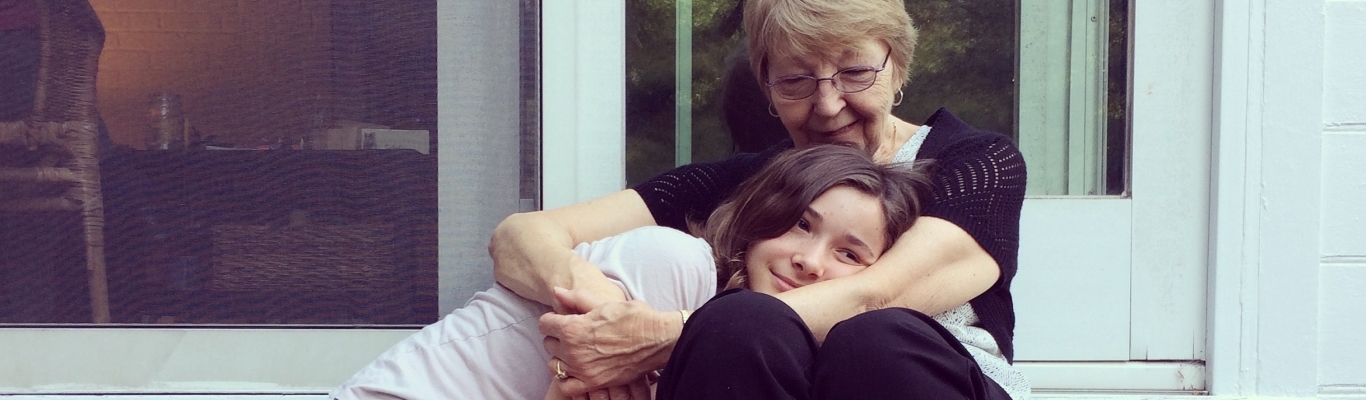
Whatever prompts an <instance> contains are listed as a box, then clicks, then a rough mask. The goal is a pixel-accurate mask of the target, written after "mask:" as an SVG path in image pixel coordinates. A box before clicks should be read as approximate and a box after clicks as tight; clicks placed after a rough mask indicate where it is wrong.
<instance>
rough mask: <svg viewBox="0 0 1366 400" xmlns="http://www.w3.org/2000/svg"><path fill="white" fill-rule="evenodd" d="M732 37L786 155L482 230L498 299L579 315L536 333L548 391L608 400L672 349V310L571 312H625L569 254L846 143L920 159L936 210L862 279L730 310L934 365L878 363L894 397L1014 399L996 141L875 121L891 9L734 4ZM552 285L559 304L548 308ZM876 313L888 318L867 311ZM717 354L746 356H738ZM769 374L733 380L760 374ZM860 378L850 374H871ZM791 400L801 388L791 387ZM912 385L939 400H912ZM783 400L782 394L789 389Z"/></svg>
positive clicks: (890, 53) (677, 327)
mask: <svg viewBox="0 0 1366 400" xmlns="http://www.w3.org/2000/svg"><path fill="white" fill-rule="evenodd" d="M744 27H745V31H746V34H747V36H748V41H749V52H750V53H749V58H750V64H751V65H752V66H753V69H754V71H756V75H757V76H756V78H757V79H758V80H759V82H760V83H761V85H762V87H764V88H766V91H767V98H768V100H769V101H770V104H771V105H770V107H769V112H770V114H771V115H773V116H774V117H776V118H778V119H780V120H781V121H782V123H783V125H784V126H785V127H786V128H787V131H788V135H789V136H790V138H791V141H785V142H784V143H782V144H779V145H777V146H776V147H775V148H773V149H770V150H767V151H765V152H762V153H758V154H743V155H738V156H735V157H732V158H730V159H727V160H723V161H720V162H716V163H708V164H694V165H688V166H684V167H680V168H678V169H675V170H673V171H669V172H666V173H664V174H662V175H660V176H658V177H655V178H653V179H651V180H649V181H647V182H645V183H643V184H641V185H639V186H636V187H634V188H631V189H627V190H623V191H621V192H617V193H614V194H610V195H607V196H604V197H602V198H599V199H595V200H592V201H588V202H585V203H580V204H575V205H571V206H568V207H564V208H559V209H553V210H547V211H541V212H533V213H526V214H517V215H513V216H510V217H508V219H506V220H505V221H504V222H503V223H502V224H500V225H499V227H498V228H497V229H496V230H495V232H494V237H493V240H492V242H491V243H490V245H489V248H490V253H491V255H492V256H493V258H494V266H495V276H496V277H497V279H498V281H499V282H500V283H502V284H503V285H505V286H507V287H508V288H510V289H511V290H513V291H514V292H516V293H517V294H519V295H521V296H524V297H526V298H528V299H532V300H535V301H538V302H541V303H543V304H547V305H551V306H552V307H555V309H556V310H557V311H561V312H567V311H568V310H570V309H584V308H595V310H594V311H592V312H589V313H587V314H583V315H546V316H544V317H542V319H541V330H542V332H543V333H546V334H547V335H548V336H550V337H549V338H547V340H546V348H547V350H548V351H550V353H551V355H552V356H553V358H552V359H551V363H552V365H553V366H554V367H556V368H562V369H563V371H565V372H566V374H564V375H567V378H565V379H560V380H559V382H557V385H558V386H559V388H560V389H561V390H562V391H564V392H565V393H569V394H583V393H589V391H590V390H593V391H594V392H591V393H592V394H593V395H594V396H595V398H597V397H596V396H598V395H602V394H611V393H610V392H611V391H612V390H608V391H607V392H603V391H601V390H603V388H613V387H615V385H620V384H623V383H626V382H630V381H633V380H634V379H636V378H637V377H639V376H640V375H641V374H643V373H647V372H648V371H653V370H656V369H658V368H661V367H663V366H664V365H665V364H666V363H667V362H669V358H670V354H671V353H674V354H675V355H677V354H679V352H676V351H675V349H674V347H675V345H676V344H678V343H679V339H680V337H682V336H683V335H684V333H685V331H684V329H683V322H682V321H680V318H679V315H678V313H676V312H666V311H651V312H635V313H622V312H618V311H619V310H620V308H612V307H592V306H600V305H601V302H600V301H585V300H584V299H590V298H596V299H610V300H624V299H625V297H624V295H623V293H622V291H621V290H620V289H618V288H616V287H615V286H613V285H612V284H611V283H610V282H609V281H608V280H607V279H604V277H603V274H602V272H600V271H599V270H598V268H596V267H595V266H594V265H592V264H590V263H588V262H586V261H584V260H583V259H582V258H578V257H575V256H574V254H573V253H572V252H570V249H572V248H573V246H574V245H576V244H578V243H583V242H590V241H593V240H597V239H600V238H603V237H607V236H610V235H614V234H618V233H621V232H625V231H627V230H630V229H633V228H636V227H640V226H647V225H664V226H671V227H676V228H680V229H683V228H684V226H685V225H686V224H687V221H688V220H689V219H690V218H702V217H705V216H706V215H708V214H709V212H710V210H711V209H712V208H714V207H716V205H717V203H719V202H720V200H721V199H723V198H725V197H727V195H728V194H729V193H730V192H731V191H733V190H734V189H735V187H736V186H737V185H738V184H739V183H740V182H741V181H743V180H744V179H746V178H747V177H749V176H750V175H752V174H753V173H754V172H755V171H756V170H758V169H759V167H760V166H762V165H763V164H764V163H765V162H767V160H768V159H769V158H771V157H772V156H773V155H774V154H776V153H777V152H778V151H780V150H782V149H784V148H787V147H792V146H795V147H807V146H812V145H816V144H822V143H845V144H851V145H854V146H857V147H860V148H862V149H863V150H865V151H866V152H867V153H868V154H870V155H872V157H873V158H874V159H875V160H876V161H877V162H883V163H887V162H895V161H900V160H906V159H921V160H930V159H932V160H934V162H935V168H934V170H933V172H932V173H933V182H934V186H935V189H934V196H933V197H934V198H933V203H932V204H930V205H929V206H928V208H927V209H926V210H925V214H924V217H922V218H920V220H919V221H918V222H917V223H916V224H915V225H914V226H913V227H911V228H910V229H909V230H907V231H906V232H904V233H902V234H901V235H900V236H899V238H898V239H897V241H896V243H895V244H894V245H893V246H892V247H891V248H890V249H889V250H888V251H887V252H886V253H885V254H884V255H883V256H882V257H881V258H879V259H878V261H877V262H876V263H874V264H873V265H872V266H870V267H869V268H867V269H866V270H864V271H862V272H860V273H858V274H856V275H854V276H851V277H848V278H845V279H838V280H831V281H826V282H821V283H819V284H812V285H805V286H801V287H795V288H793V290H788V291H785V292H782V293H778V294H776V295H774V296H773V297H774V298H776V300H778V301H779V302H780V303H781V304H780V305H781V307H777V306H776V305H774V304H769V303H765V302H763V301H746V302H740V301H736V302H734V303H743V304H759V305H760V306H762V307H765V308H764V309H765V310H771V309H774V308H778V309H782V310H784V311H785V313H784V314H783V315H790V316H793V318H798V319H799V321H800V322H801V324H802V325H804V326H802V328H803V329H808V330H809V334H810V335H811V340H812V343H814V344H816V345H819V344H820V343H822V342H823V341H825V340H826V339H827V337H829V336H828V335H832V334H834V333H840V332H837V331H832V327H835V326H836V324H839V323H841V322H842V321H845V320H850V319H851V318H853V317H855V316H860V315H861V314H870V315H872V317H873V318H862V319H859V320H855V321H859V322H860V324H859V326H861V327H862V328H860V329H865V330H867V331H868V332H879V333H878V335H879V336H878V337H879V338H888V337H894V338H897V340H898V342H897V343H896V345H895V348H897V349H902V350H906V351H905V352H896V353H897V354H922V353H923V354H930V353H933V354H935V355H936V357H937V358H927V357H919V358H917V357H908V358H906V359H899V360H894V363H895V364H897V365H899V366H901V367H902V368H900V369H898V371H900V372H901V373H902V374H903V375H898V378H895V379H898V380H904V381H906V382H907V386H911V387H910V388H904V389H905V390H908V391H910V392H907V393H905V394H904V397H910V398H916V397H919V396H927V397H928V396H946V397H963V398H999V397H1001V396H1004V395H1005V394H1006V393H1008V394H1010V395H1011V396H1013V397H1017V398H1018V397H1021V396H1026V395H1027V391H1028V384H1027V383H1025V381H1024V379H1023V377H1022V376H1021V375H1020V374H1019V373H1018V371H1015V370H1014V369H1013V368H1012V367H1011V365H1010V360H1011V359H1012V353H1013V352H1012V346H1011V338H1012V334H1013V329H1014V325H1015V324H1014V311H1013V305H1012V303H1011V296H1010V282H1011V278H1012V277H1013V276H1014V275H1015V270H1016V255H1017V250H1018V236H1019V217H1020V207H1021V204H1022V202H1023V198H1024V190H1025V165H1024V160H1023V159H1022V157H1021V156H1020V153H1019V151H1018V150H1017V149H1016V148H1015V146H1014V144H1012V143H1011V141H1010V140H1009V139H1008V138H1006V137H1005V136H1002V135H999V134H996V133H991V132H985V131H980V130H977V129H973V128H972V127H970V126H968V125H967V124H966V123H964V122H963V121H961V120H959V119H958V118H956V117H954V116H953V115H952V114H950V113H949V112H948V111H947V110H943V109H941V110H939V111H938V112H936V113H935V114H934V115H933V116H931V117H930V118H929V119H928V120H926V121H925V122H924V123H923V124H920V125H917V124H913V123H910V122H907V121H903V120H901V119H899V118H897V117H895V116H893V115H892V114H891V108H892V106H894V105H896V104H898V103H899V102H900V100H901V99H902V98H903V97H904V96H905V94H904V92H903V91H902V90H901V87H902V86H903V84H904V83H905V82H906V74H907V70H908V66H909V65H910V62H911V55H912V53H913V50H914V48H915V38H916V31H915V29H914V27H912V25H911V22H910V18H909V16H908V15H907V13H906V11H905V8H904V5H903V4H902V2H901V1H900V0H858V1H819V0H808V1H795V0H750V1H749V2H748V3H747V4H746V6H745V16H744ZM661 273H667V271H661ZM557 287H559V288H568V289H571V291H570V292H569V294H565V293H559V294H557V293H555V291H554V288H557ZM763 296H767V295H763ZM751 297H754V296H747V295H739V296H735V295H731V296H726V298H741V299H747V298H751ZM718 300H725V299H718ZM717 308H718V309H724V308H722V307H717ZM740 308H743V307H740ZM884 309H893V310H891V311H889V312H882V311H879V312H871V313H870V312H868V311H870V310H884ZM600 310H609V311H613V312H604V311H600ZM637 311H639V310H637ZM925 315H933V316H937V317H940V318H935V319H933V320H931V319H929V318H924V317H923V316H925ZM698 317H699V319H697V320H694V321H693V322H690V323H689V327H690V329H691V327H692V326H693V325H694V324H705V323H706V322H705V321H717V320H721V319H723V318H728V317H723V318H702V317H705V315H699V316H698ZM712 327H714V326H712ZM764 328H767V326H764ZM744 329H758V328H757V327H753V326H751V327H747V328H744ZM756 332H762V330H759V331H753V332H751V333H750V334H749V336H762V335H758V334H757V333H756ZM694 339H700V340H692V341H690V342H689V343H705V342H706V340H707V337H705V336H704V337H700V338H694ZM841 343H848V341H841ZM879 343H880V342H879ZM880 345H882V346H886V344H880ZM823 347H828V346H823ZM713 349H714V348H713ZM825 350H828V349H824V348H822V351H821V353H820V355H824V354H825ZM726 351H736V352H739V353H734V354H744V353H745V352H752V351H761V350H756V349H754V348H746V347H745V344H744V343H741V344H739V345H737V346H736V347H735V348H730V349H727V350H726ZM847 351H848V352H850V354H852V352H854V351H855V350H847ZM887 353H892V352H887ZM687 354H689V355H697V354H698V353H697V352H687ZM728 354H730V353H723V354H718V355H715V356H726V355H728ZM798 359H801V360H806V358H800V357H799V358H798ZM769 361H772V360H763V359H760V360H757V361H755V362H753V363H748V364H745V366H746V368H760V367H761V366H765V365H769V364H767V363H768V362H769ZM946 362H947V363H956V364H954V365H957V366H958V367H960V368H957V369H956V370H954V371H945V370H943V369H942V368H940V367H942V366H944V365H946V364H945V363H946ZM799 367H806V366H799ZM552 370H553V368H552ZM683 370H684V371H683V375H681V376H679V377H678V378H681V385H682V386H689V385H701V386H711V387H723V385H727V384H730V382H726V383H722V382H716V381H712V380H701V381H693V380H689V379H687V378H688V375H687V372H689V371H696V370H698V368H690V367H683ZM865 370H866V368H856V369H854V370H853V372H856V373H863V372H871V371H865ZM904 371H921V372H918V373H911V375H904V374H906V372H904ZM564 375H562V376H564ZM717 375H725V374H717ZM752 375H753V374H730V375H728V376H729V377H732V378H735V379H739V378H740V377H749V376H752ZM770 376H771V375H770ZM869 376H875V375H869ZM712 378H714V377H712ZM712 378H707V379H712ZM664 383H669V381H667V380H666V381H665V382H664ZM763 383H770V382H763ZM930 383H935V384H934V385H930ZM761 384H762V383H761ZM803 384H805V385H810V384H811V382H807V381H806V379H802V380H801V382H799V383H798V385H799V386H800V385H803ZM979 384H980V385H979ZM671 385H672V384H671ZM922 386H923V387H932V388H936V389H938V388H944V389H946V390H949V391H952V392H954V393H955V395H954V396H947V395H944V394H942V393H941V394H934V393H929V394H926V393H923V392H921V393H917V392H915V390H916V387H922ZM666 388H667V387H661V390H662V391H664V389H666ZM979 389H980V390H979ZM1002 389H1005V392H1006V393H1002ZM783 390H784V391H786V393H790V394H791V393H795V392H798V391H800V390H801V389H791V388H790V387H787V386H784V389H783ZM777 392H783V391H777ZM680 393H681V392H680ZM755 393H775V392H773V391H769V392H763V391H759V392H755ZM803 396H804V394H803ZM740 397H741V398H743V397H744V396H740ZM766 397H767V395H759V397H757V398H766ZM799 397H801V396H799Z"/></svg>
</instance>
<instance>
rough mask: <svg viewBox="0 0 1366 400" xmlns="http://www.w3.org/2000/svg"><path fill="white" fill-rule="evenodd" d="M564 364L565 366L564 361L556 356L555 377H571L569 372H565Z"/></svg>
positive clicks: (561, 378)
mask: <svg viewBox="0 0 1366 400" xmlns="http://www.w3.org/2000/svg"><path fill="white" fill-rule="evenodd" d="M563 366H564V365H563V363H561V362H560V359H558V358H556V359H555V378H556V379H559V380H565V379H569V374H568V373H566V372H564V368H562V367H563Z"/></svg>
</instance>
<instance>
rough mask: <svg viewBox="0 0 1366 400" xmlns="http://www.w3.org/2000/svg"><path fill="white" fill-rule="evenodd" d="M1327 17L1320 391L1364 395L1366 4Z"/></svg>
mask: <svg viewBox="0 0 1366 400" xmlns="http://www.w3.org/2000/svg"><path fill="white" fill-rule="evenodd" d="M1324 15H1325V17H1326V20H1325V23H1324V28H1325V29H1324V30H1325V32H1324V33H1325V35H1324V44H1325V48H1324V63H1323V71H1324V88H1323V99H1324V102H1323V122H1324V132H1323V144H1322V146H1323V175H1322V180H1321V182H1322V185H1321V187H1322V198H1321V203H1320V204H1321V207H1320V209H1319V212H1320V214H1321V218H1322V221H1323V224H1322V227H1321V229H1322V230H1321V234H1320V238H1321V239H1320V240H1321V241H1320V253H1321V254H1320V255H1321V260H1320V268H1319V274H1320V275H1319V285H1320V292H1319V337H1318V341H1319V342H1318V344H1319V349H1318V350H1319V388H1320V389H1319V391H1320V393H1321V394H1345V395H1355V396H1359V397H1366V341H1363V340H1361V338H1362V336H1361V332H1362V331H1366V319H1363V318H1362V315H1366V157H1363V156H1366V68H1362V65H1363V64H1366V1H1361V0H1356V1H1333V2H1328V3H1327V4H1325V10H1324Z"/></svg>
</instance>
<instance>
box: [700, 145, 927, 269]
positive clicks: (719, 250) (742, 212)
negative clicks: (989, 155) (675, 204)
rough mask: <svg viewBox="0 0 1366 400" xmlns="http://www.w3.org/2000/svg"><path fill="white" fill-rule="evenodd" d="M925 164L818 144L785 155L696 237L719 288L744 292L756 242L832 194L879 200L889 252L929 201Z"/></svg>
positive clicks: (745, 186)
mask: <svg viewBox="0 0 1366 400" xmlns="http://www.w3.org/2000/svg"><path fill="white" fill-rule="evenodd" d="M926 164H928V162H918V163H916V165H915V166H908V165H904V164H890V165H886V164H877V163H875V162H873V160H872V159H871V158H869V157H868V155H867V154H866V153H865V152H863V151H862V150H859V149H857V148H854V147H850V146H844V145H818V146H813V147H810V148H806V149H793V150H788V151H786V152H783V153H781V154H779V155H777V156H776V157H774V159H773V160H772V161H770V162H769V163H768V165H766V166H764V168H763V169H761V170H760V171H759V173H757V174H755V175H754V176H752V177H750V178H749V179H748V180H746V181H745V183H743V184H741V185H740V188H739V189H737V190H736V192H735V194H734V195H733V196H732V197H731V198H730V199H728V200H726V201H725V202H723V203H721V205H720V206H717V208H716V210H715V211H713V212H712V213H711V216H710V217H709V218H708V219H707V222H706V225H705V226H701V227H698V226H696V225H694V229H693V230H694V231H695V232H698V233H699V236H701V237H702V239H705V240H706V241H707V243H710V244H711V246H712V256H713V257H714V259H715V261H716V272H717V285H718V287H721V286H724V287H740V286H744V285H745V275H746V272H745V251H746V250H747V249H749V246H750V245H751V244H753V243H754V242H756V241H760V240H765V239H772V238H775V237H778V236H779V235H782V234H783V232H786V231H787V230H788V229H791V228H792V226H793V225H794V224H796V223H797V220H798V219H800V218H801V216H802V214H803V213H804V212H806V209H807V207H809V206H810V205H811V202H812V201H815V199H816V198H817V197H820V195H821V194H824V193H825V192H826V191H827V190H830V189H831V188H834V187H837V186H845V187H849V188H853V189H855V190H858V191H859V192H862V193H864V194H868V195H871V196H873V197H876V198H878V199H879V200H881V204H882V212H883V214H884V216H885V217H886V221H887V225H886V226H885V228H886V229H885V231H886V234H887V237H885V238H884V239H885V240H884V243H886V246H885V247H884V248H883V249H882V251H887V248H890V247H891V245H892V243H894V242H896V239H897V238H898V237H900V236H901V234H902V233H903V232H906V230H907V229H910V228H911V224H912V223H914V222H915V219H916V217H919V216H920V213H921V211H922V210H923V209H924V207H925V206H926V200H927V199H929V198H930V190H931V189H930V187H931V186H930V178H929V175H928V173H927V172H925V171H924V169H925V168H926V167H925V165H926Z"/></svg>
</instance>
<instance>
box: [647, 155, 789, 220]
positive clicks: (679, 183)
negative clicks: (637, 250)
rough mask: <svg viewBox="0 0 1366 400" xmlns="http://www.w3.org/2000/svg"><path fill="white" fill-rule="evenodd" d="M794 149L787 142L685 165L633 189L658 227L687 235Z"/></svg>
mask: <svg viewBox="0 0 1366 400" xmlns="http://www.w3.org/2000/svg"><path fill="white" fill-rule="evenodd" d="M791 147H792V141H791V140H784V141H783V142H781V143H779V144H777V145H774V146H773V147H770V148H769V149H768V150H764V151H763V152H762V153H744V154H737V155H734V156H731V157H730V158H727V159H725V160H722V161H717V162H712V163H694V164H689V165H684V166H681V167H678V168H674V169H673V170H670V171H668V172H665V173H663V174H659V175H657V176H655V177H654V178H650V180H648V181H645V182H644V183H641V184H639V185H636V187H634V188H632V189H634V190H635V191H636V193H639V194H640V198H641V199H642V200H644V201H645V206H646V207H648V208H649V209H650V215H652V216H654V218H655V223H656V224H659V225H660V226H667V227H670V228H674V229H678V230H681V231H684V232H687V231H688V227H687V225H688V221H689V220H695V221H705V220H706V218H707V217H708V216H710V215H711V212H712V210H715V209H716V206H717V205H720V204H721V201H722V200H725V199H726V198H727V197H730V195H731V193H732V192H734V191H735V188H736V187H739V186H740V183H741V182H744V181H745V179H748V178H749V177H750V176H751V175H754V174H755V173H757V172H758V171H759V168H760V167H762V166H763V165H764V164H765V163H767V162H768V160H770V159H772V158H773V156H774V155H776V154H778V153H780V152H782V150H786V149H788V148H791Z"/></svg>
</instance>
